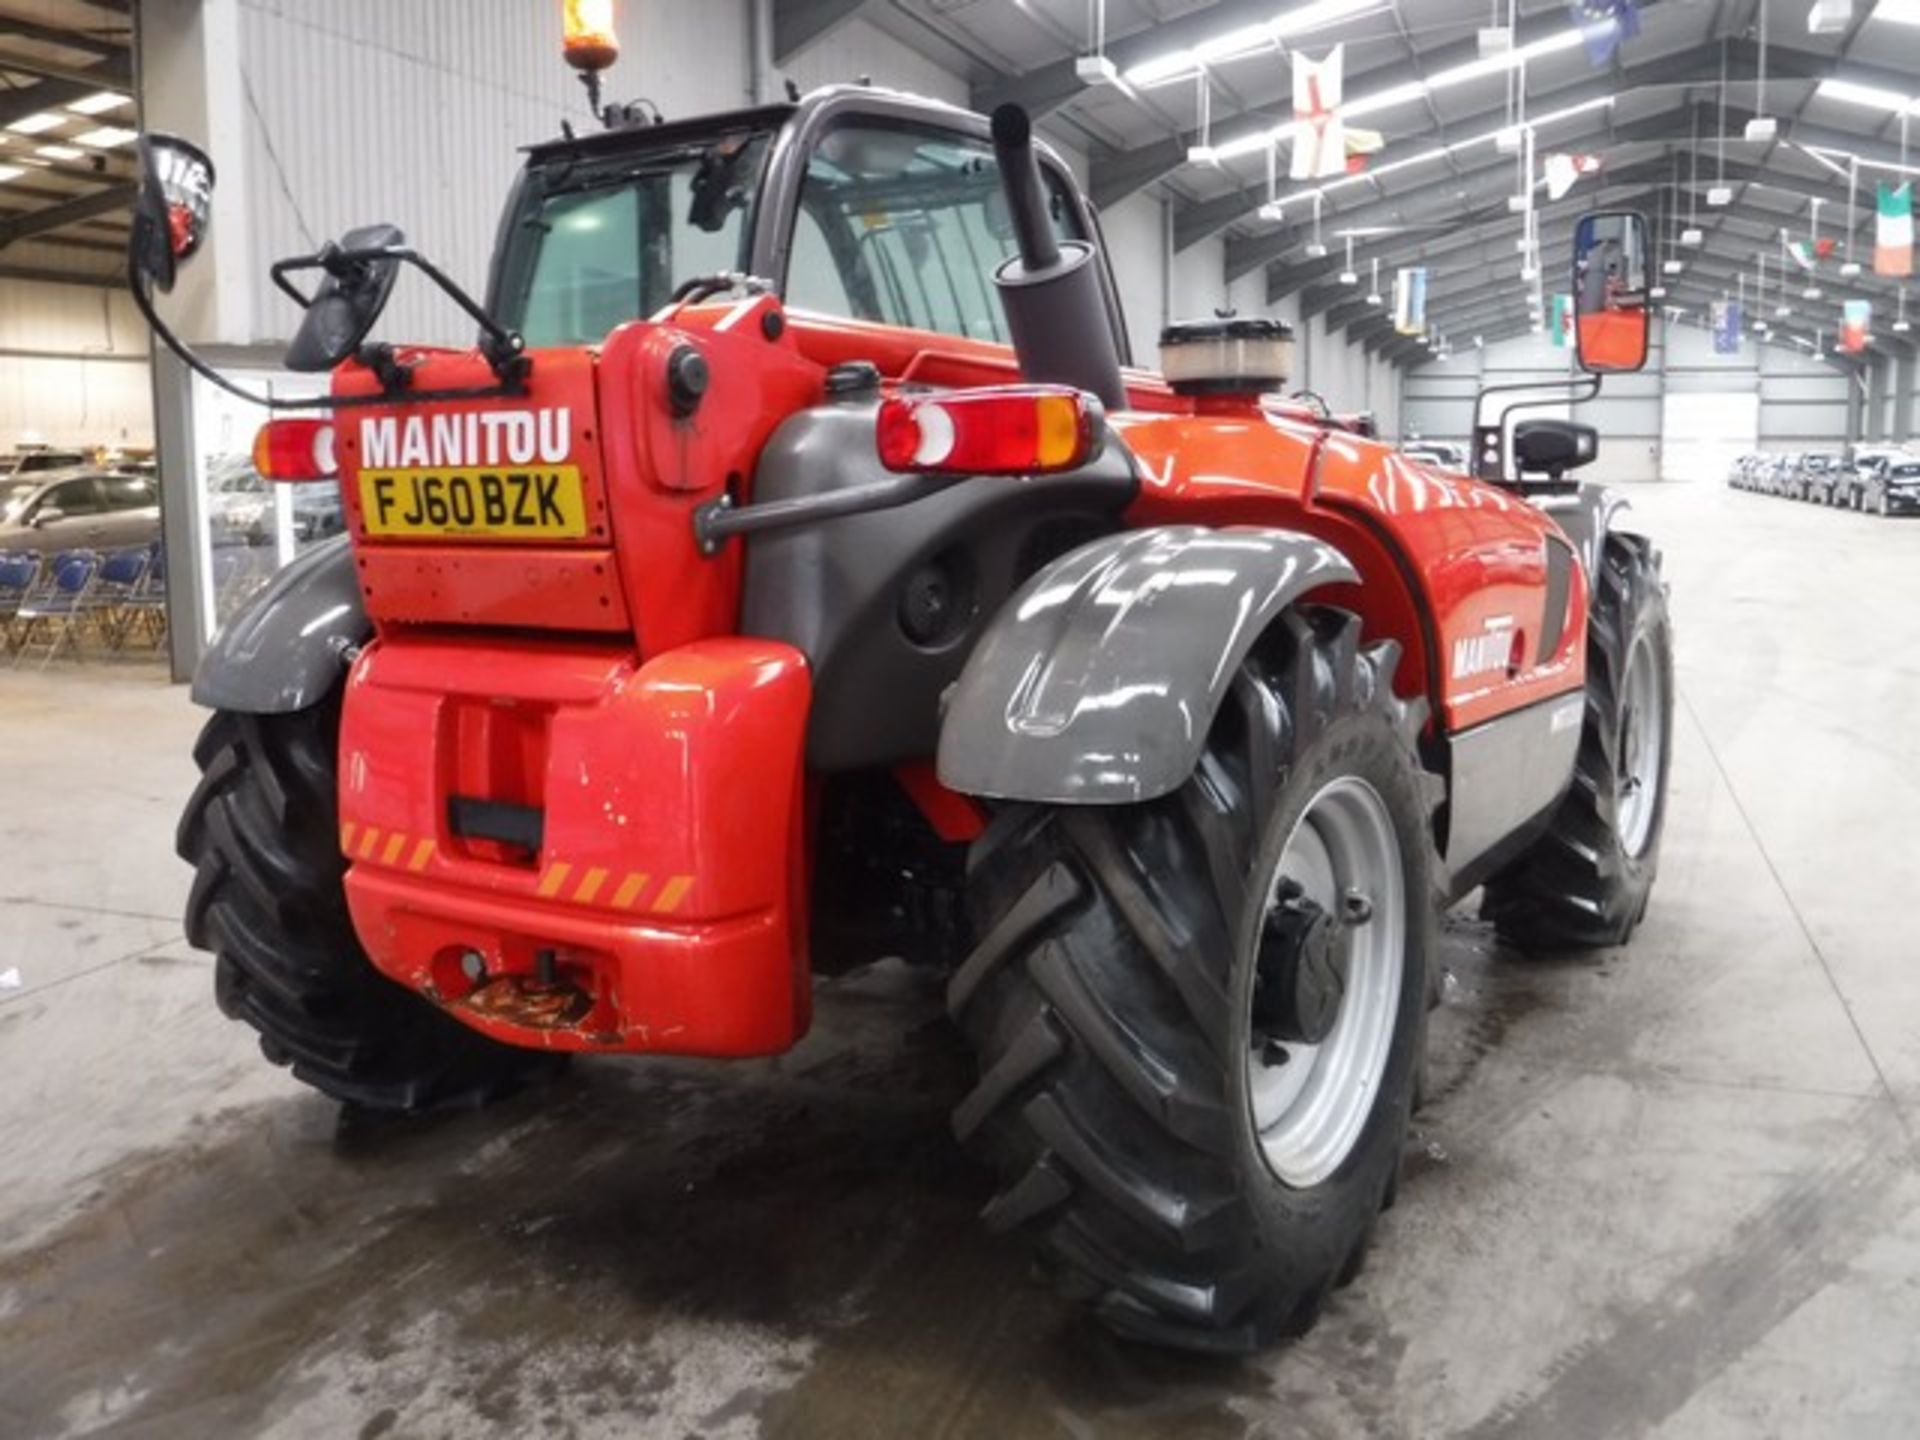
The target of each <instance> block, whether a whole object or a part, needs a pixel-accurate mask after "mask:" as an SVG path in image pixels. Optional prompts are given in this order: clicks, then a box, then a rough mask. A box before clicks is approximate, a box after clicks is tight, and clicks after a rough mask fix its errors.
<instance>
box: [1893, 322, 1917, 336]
mask: <svg viewBox="0 0 1920 1440" xmlns="http://www.w3.org/2000/svg"><path fill="white" fill-rule="evenodd" d="M1912 328H1913V322H1912V321H1910V320H1896V321H1894V322H1893V333H1894V334H1896V335H1904V334H1906V333H1907V331H1909V330H1911V329H1912Z"/></svg>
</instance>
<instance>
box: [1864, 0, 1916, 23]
mask: <svg viewBox="0 0 1920 1440" xmlns="http://www.w3.org/2000/svg"><path fill="white" fill-rule="evenodd" d="M1873 18H1874V19H1876V20H1887V21H1890V22H1892V23H1893V24H1895V25H1920V0H1880V3H1879V4H1878V5H1876V6H1874V7H1873Z"/></svg>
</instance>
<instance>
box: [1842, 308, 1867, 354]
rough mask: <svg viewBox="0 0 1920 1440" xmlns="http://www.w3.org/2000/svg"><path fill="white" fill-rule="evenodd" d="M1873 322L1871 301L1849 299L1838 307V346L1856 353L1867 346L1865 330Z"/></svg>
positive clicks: (1848, 351)
mask: <svg viewBox="0 0 1920 1440" xmlns="http://www.w3.org/2000/svg"><path fill="white" fill-rule="evenodd" d="M1872 324H1873V302H1872V301H1870V300H1849V301H1847V302H1846V304H1844V305H1842V306H1841V307H1840V348H1841V349H1842V350H1844V351H1846V352H1847V354H1849V355H1858V354H1859V353H1860V352H1861V351H1862V350H1864V349H1866V348H1867V331H1868V329H1869V328H1870V327H1871V326H1872Z"/></svg>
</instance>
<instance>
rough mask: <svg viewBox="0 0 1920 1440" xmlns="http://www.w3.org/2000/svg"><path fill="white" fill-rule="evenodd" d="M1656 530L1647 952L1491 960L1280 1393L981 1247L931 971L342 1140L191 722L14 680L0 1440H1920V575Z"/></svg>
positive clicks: (1760, 513) (7, 752) (1820, 541)
mask: <svg viewBox="0 0 1920 1440" xmlns="http://www.w3.org/2000/svg"><path fill="white" fill-rule="evenodd" d="M1635 500H1636V503H1637V505H1638V506H1639V508H1640V513H1641V514H1642V515H1643V516H1644V517H1645V521H1646V524H1647V525H1648V526H1649V528H1650V529H1652V530H1653V532H1654V533H1656V534H1658V535H1659V536H1661V537H1662V539H1663V542H1664V544H1665V546H1666V549H1667V555H1668V565H1669V573H1670V574H1671V576H1672V578H1673V582H1674V607H1675V613H1676V617H1677V623H1678V638H1679V652H1680V676H1681V687H1682V695H1681V708H1680V713H1679V717H1678V722H1677V729H1676V744H1677V760H1676V764H1675V767H1674V781H1673V800H1672V806H1671V811H1670V815H1669V822H1668V829H1667V842H1666V851H1665V859H1664V865H1663V870H1662V875H1661V878H1660V883H1659V886H1658V888H1657V890H1656V891H1655V894H1654V902H1653V907H1652V910H1651V912H1650V914H1649V916H1648V919H1647V924H1646V926H1645V928H1644V929H1643V930H1642V931H1641V932H1640V935H1639V937H1638V939H1637V940H1636V942H1635V943H1634V945H1633V946H1632V947H1631V949H1629V950H1627V951H1624V952H1618V953H1610V954H1606V955H1602V956H1598V957H1595V958H1592V959H1587V960H1580V961H1565V962H1552V963H1527V962H1523V961H1520V960H1518V959H1516V958H1514V957H1511V956H1504V955H1498V954H1495V953H1493V951H1492V948H1491V947H1490V946H1489V944H1488V943H1487V942H1486V939H1485V937H1484V935H1482V934H1481V933H1480V932H1479V931H1478V929H1477V928H1476V927H1475V926H1473V925H1472V924H1455V925H1454V926H1453V927H1452V929H1451V933H1450V935H1449V937H1448V942H1447V951H1446V958H1447V963H1448V965H1449V967H1450V972H1451V978H1450V980H1449V981H1448V983H1447V985H1446V1003H1445V1006H1444V1008H1443V1010H1442V1011H1441V1012H1440V1014H1439V1015H1438V1016H1437V1017H1436V1026H1435V1049H1436V1062H1435V1073H1436V1078H1437V1083H1436V1086H1435V1094H1434V1097H1433V1100H1432V1103H1431V1104H1430V1105H1429V1107H1428V1108H1427V1110H1426V1111H1425V1112H1424V1113H1423V1114H1422V1115H1421V1116H1420V1117H1419V1120H1418V1134H1417V1136H1416V1137H1415V1142H1414V1145H1413V1148H1412V1151H1411V1153H1410V1156H1409V1160H1408V1171H1409V1178H1408V1183H1407V1185H1406V1186H1405V1188H1404V1191H1403V1195H1402V1201H1401V1204H1400V1206H1399V1207H1398V1208H1397V1209H1396V1210H1395V1211H1393V1212H1392V1213H1391V1214H1390V1215H1388V1216H1387V1217H1386V1220H1385V1222H1384V1224H1383V1227H1382V1230H1381V1234H1380V1240H1379V1243H1378V1245H1377V1247H1376V1249H1375V1251H1374V1254H1373V1257H1372V1261H1371V1263H1370V1265H1369V1267H1368V1270H1367V1272H1366V1274H1365V1275H1364V1276H1362V1278H1361V1279H1360V1281H1359V1282H1358V1283H1356V1284H1355V1285H1353V1286H1352V1287H1351V1288H1349V1289H1347V1290H1345V1291H1344V1292H1342V1293H1341V1294H1340V1296H1339V1297H1338V1299H1337V1300H1336V1301H1335V1303H1334V1304H1333V1305H1332V1306H1331V1308H1330V1310H1329V1312H1328V1314H1327V1316H1326V1318H1325V1320H1324V1321H1323V1322H1322V1324H1321V1325H1320V1327H1319V1329H1318V1330H1316V1331H1315V1332H1314V1333H1313V1334H1312V1335H1311V1336H1310V1337H1309V1338H1308V1339H1307V1340H1305V1341H1304V1342H1302V1343H1300V1344H1297V1345H1294V1346H1293V1347H1291V1348H1288V1349H1283V1350H1280V1351H1277V1352H1275V1353H1273V1354H1271V1355H1269V1356H1266V1357H1265V1358H1263V1359H1261V1360H1259V1361H1258V1362H1254V1363H1245V1364H1221V1363H1200V1362H1195V1361H1191V1360H1184V1359H1179V1358H1172V1357H1166V1356H1160V1355H1155V1354H1150V1353H1144V1352H1140V1351H1137V1350H1132V1349H1129V1348H1126V1347H1123V1346H1121V1345H1119V1344H1117V1343H1115V1342H1113V1341H1111V1340H1108V1339H1107V1338H1105V1337H1104V1336H1103V1335H1102V1334H1100V1333H1099V1332H1098V1331H1096V1330H1094V1329H1093V1328H1091V1327H1090V1326H1088V1325H1086V1324H1084V1323H1083V1322H1082V1321H1080V1320H1079V1319H1078V1318H1076V1316H1075V1315H1074V1314H1073V1313H1071V1312H1070V1311H1068V1310H1066V1309H1065V1308H1064V1307H1062V1306H1060V1305H1058V1304H1056V1303H1055V1302H1054V1301H1053V1300H1052V1299H1050V1298H1049V1297H1048V1296H1047V1295H1046V1294H1045V1293H1044V1292H1043V1291H1041V1290H1039V1289H1038V1288H1036V1287H1035V1286H1033V1285H1032V1284H1031V1283H1030V1282H1029V1280H1028V1277H1027V1272H1026V1267H1025V1265H1024V1264H1023V1262H1022V1260H1021V1258H1020V1257H1019V1256H1018V1255H1017V1254H1015V1253H1013V1252H1011V1251H1010V1250H1008V1249H1006V1248H1004V1247H1002V1246H1001V1245H1000V1244H998V1243H996V1242H995V1241H993V1240H991V1239H990V1238H989V1237H987V1236H986V1235H985V1234H984V1233H983V1232H982V1231H981V1230H980V1228H979V1227H978V1226H977V1225H976V1224H975V1223H974V1219H973V1216H974V1212H975V1211H976V1210H977V1208H978V1206H979V1205H980V1203H981V1201H982V1199H983V1197H984V1194H985V1187H984V1183H983V1177H982V1176H981V1175H980V1174H979V1173H978V1172H976V1171H975V1170H973V1169H972V1168H971V1167H970V1166H968V1165H967V1164H966V1163H964V1162H963V1161H962V1160H960V1159H959V1158H958V1157H957V1156H956V1155H955V1153H954V1150H953V1147H952V1146H951V1144H950V1143H949V1141H948V1138H947V1132H946V1113H947V1109H948V1106H949V1105H950V1103H951V1102H952V1100H953V1099H954V1097H955V1096H956V1095H957V1094H959V1093H960V1091H961V1088H962V1087H963V1085H964V1083H965V1066H966V1062H965V1057H964V1056H963V1055H962V1054H961V1053H960V1051H959V1049H958V1047H957V1045H956V1044H955V1042H954V1041H953V1039H952V1038H951V1037H950V1036H949V1035H948V1033H947V1032H946V1031H945V1030H944V1029H943V1028H942V1026H941V1025H940V1023H939V1020H938V997H937V994H936V993H935V992H934V991H933V989H932V988H931V987H930V986H929V984H927V983H926V982H925V981H923V980H921V979H920V978H918V977H915V976H913V975H910V974H907V973H906V972H904V971H900V970H890V969H885V968H882V969H880V970H877V971H873V972H869V973H867V974H864V975H862V976H859V977H856V978H854V979H850V980H847V981H843V982H840V983H837V984H835V985H833V986H831V987H829V988H828V989H827V991H826V992H825V993H824V994H823V997H822V1003H821V1007H820V1008H821V1015H820V1022H819V1025H818V1027H817V1030H816V1033H815V1034H814V1035H813V1036H812V1038H810V1039H809V1040H808V1042H807V1043H806V1044H805V1045H804V1046H803V1047H802V1048H801V1049H800V1050H799V1051H798V1052H796V1053H795V1054H794V1055H792V1056H790V1057H788V1058H786V1059H784V1060H781V1061H778V1062H774V1063H767V1064H752V1065H736V1066H732V1067H722V1066H701V1065H685V1064H664V1063H661V1064H633V1063H624V1064H623V1063H614V1062H604V1061H603V1062H587V1063H584V1064H582V1065H580V1066H579V1067H577V1070H576V1072H575V1073H574V1075H573V1076H572V1077H570V1078H569V1079H567V1080H566V1081H564V1082H562V1083H561V1084H559V1085H557V1086H555V1087H552V1088H549V1089H547V1090H544V1091H542V1092H540V1093H537V1094H532V1095H527V1096H524V1097H521V1098H519V1099H517V1100H515V1101H513V1102H511V1103H509V1104H508V1105H506V1106H505V1107H503V1108H501V1109H498V1110H494V1111H491V1112H487V1113H484V1114H462V1115H456V1116H452V1117H448V1118H445V1119H440V1120H436V1121H432V1122H428V1123H414V1124H394V1123H368V1122H367V1121H365V1120H363V1119H359V1118H357V1117H354V1116H350V1115H343V1114H342V1113H341V1112H340V1111H339V1110H337V1109H336V1108H335V1107H333V1106H331V1105H328V1104H327V1103H325V1102H324V1101H322V1100H321V1099H319V1098H318V1097H317V1096H315V1095H312V1094H310V1093H307V1092H306V1091H304V1090H303V1089H301V1088H300V1087H298V1086H296V1085H295V1084H293V1083H292V1082H291V1081H290V1080H288V1079H287V1078H286V1077H285V1076H284V1074H283V1073H282V1072H280V1071H278V1070H276V1069H274V1068H272V1067H270V1066H268V1065H266V1064H265V1063H264V1062H262V1061H261V1060H260V1059H259V1057H258V1055H257V1053H256V1052H255V1049H254V1045H253V1042H252V1040H251V1038H250V1036H249V1034H248V1033H247V1032H245V1031H243V1030H242V1029H241V1028H240V1027H238V1026H235V1025H232V1024H229V1023H228V1022H226V1021H224V1020H223V1019H221V1017H220V1016H219V1014H218V1013H217V1012H216V1010H215V1009H214V1006H213V1001H212V995H211V985H210V971H209V965H208V962H207V961H206V959H205V958H204V957H202V956H199V955H197V954H195V953H194V952H192V951H190V950H188V949H187V948H186V947H185V945H184V944H183V943H182V941H181V940H180V938H179V933H178V923H177V919H176V917H177V916H178V914H179V911H180V906H181V901H182V898H183V896H184V894H185V891H186V884H187V872H186V870H185V867H184V866H182V865H180V864H179V863H178V862H176V861H175V860H174V859H173V857H172V846H171V833H172V826H173V821H174V816H175V813H176V811H177V810H178V808H179V805H180V802H181V800H182V798H183V797H184V795H185V793H186V791H187V788H188V786H189V784H190V780H191V772H190V763H189V761H188V758H187V751H188V746H189V744H190V742H191V738H192V735H193V733H194V731H195V728H196V725H197V723H198V722H197V717H196V716H195V715H194V714H193V713H192V711H191V710H190V708H189V706H188V704H187V701H186V697H185V695H184V694H183V693H182V692H180V691H179V690H177V689H171V688H168V687H166V686H163V685H161V684H160V683H159V682H158V680H157V679H153V678H150V677H147V676H145V675H143V674H138V673H132V672H127V671H125V670H121V671H116V672H113V673H111V674H109V675H107V676H106V678H104V679H103V678H100V676H99V673H98V672H94V671H89V672H73V671H68V672H66V673H61V672H58V671H56V672H54V673H52V674H49V675H48V676H46V677H39V676H31V675H25V674H22V673H20V672H4V671H0V755H4V756H5V757H6V762H5V771H4V774H5V785H4V789H3V791H0V814H3V815H4V817H5V819H4V827H3V833H4V836H5V848H4V854H5V861H4V870H0V982H3V980H4V976H5V972H7V971H8V970H10V969H13V968H16V967H17V969H18V971H19V977H18V978H19V981H20V984H19V986H18V988H0V1141H3V1142H4V1150H3V1151H0V1154H4V1157H5V1162H4V1171H3V1172H0V1173H4V1177H5V1178H4V1184H0V1435H6V1436H9V1437H11V1436H22V1437H29V1436H31V1437H53V1436H67V1435H98V1434H110V1435H115V1436H155V1437H163V1436H164V1437H176V1436H196V1437H198V1436H207V1437H213V1436H287V1437H293V1436H300V1437H305V1436H315V1435H327V1436H352V1435H358V1436H361V1437H366V1440H373V1437H377V1436H383V1435H384V1436H396V1437H398V1436H408V1437H411V1436H472V1435H477V1434H491V1433H498V1434H510V1435H515V1436H521V1435H531V1436H543V1435H552V1436H601V1435H605V1436H635V1435H644V1436H654V1435H658V1436H666V1437H675V1440H679V1437H687V1436H702V1437H709V1440H720V1437H734V1436H753V1435H762V1434H764V1435H769V1436H831V1437H836V1440H844V1437H855V1436H869V1435H870V1436H899V1435H926V1436H932V1435H943V1436H972V1435H988V1436H992V1437H994V1440H1022V1437H1029V1436H1036V1437H1037V1436H1070V1437H1083V1436H1095V1435H1099V1436H1136V1435H1137V1436H1156V1437H1165V1436H1180V1437H1216V1436H1243V1435H1257V1436H1274V1437H1278V1436H1288V1437H1292V1436H1363V1435H1364V1436H1369V1437H1375V1436H1408V1437H1415V1436H1418V1437H1428V1436H1438V1435H1472V1436H1525V1437H1533V1436H1547V1437H1555V1440H1561V1437H1588V1436H1628V1435H1660V1436H1671V1437H1721V1436H1725V1437H1739V1440H1753V1437H1759V1436H1776V1435H1777V1436H1796V1437H1798V1436H1845V1437H1868V1436H1887V1437H1896V1436H1897V1437H1908V1436H1911V1435H1913V1434H1914V1433H1915V1426H1916V1423H1917V1422H1916V1420H1915V1418H1914V1417H1915V1413H1916V1410H1920V1341H1916V1340H1915V1338H1914V1337H1915V1336H1916V1335H1917V1334H1920V1176H1917V1175H1916V1166H1915V1159H1914V1157H1915V1151H1914V1141H1913V1126H1914V1123H1915V1119H1916V1116H1917V1115H1920V938H1917V937H1916V927H1915V924H1914V920H1913V918H1912V916H1913V914H1914V911H1913V909H1912V906H1913V902H1914V897H1915V896H1916V895H1920V844H1916V842H1915V838H1914V835H1915V816H1916V806H1917V805H1920V724H1916V722H1915V718H1914V717H1915V716H1916V715H1920V523H1913V524H1903V523H1900V522H1897V521H1895V522H1884V521H1879V520H1875V519H1870V518H1866V517H1861V516H1855V515H1852V514H1842V513H1838V512H1832V511H1826V510H1815V509H1811V508H1808V507H1806V506H1801V505H1795V504H1791V503H1789V502H1786V501H1780V500H1768V499H1762V498H1759V497H1754V496H1746V495H1738V494H1733V493H1731V492H1729V491H1727V490H1725V489H1724V488H1723V487H1721V486H1719V485H1718V484H1706V483H1703V484H1699V485H1694V486H1669V487H1664V488H1647V489H1644V490H1642V491H1639V492H1637V493H1636V496H1635Z"/></svg>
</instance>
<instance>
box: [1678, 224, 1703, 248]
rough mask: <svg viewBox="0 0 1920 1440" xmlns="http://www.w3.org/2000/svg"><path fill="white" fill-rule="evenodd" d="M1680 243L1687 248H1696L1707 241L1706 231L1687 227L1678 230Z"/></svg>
mask: <svg viewBox="0 0 1920 1440" xmlns="http://www.w3.org/2000/svg"><path fill="white" fill-rule="evenodd" d="M1680 243H1681V244H1682V245H1684V246H1686V247H1687V249H1689V250H1698V249H1699V248H1700V247H1701V246H1702V245H1704V244H1706V243H1707V237H1706V233H1705V232H1704V231H1700V230H1695V229H1693V228H1691V227H1689V228H1687V229H1685V230H1682V231H1681V232H1680Z"/></svg>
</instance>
